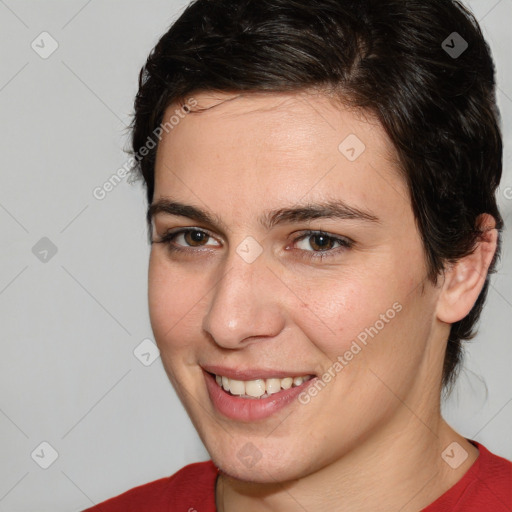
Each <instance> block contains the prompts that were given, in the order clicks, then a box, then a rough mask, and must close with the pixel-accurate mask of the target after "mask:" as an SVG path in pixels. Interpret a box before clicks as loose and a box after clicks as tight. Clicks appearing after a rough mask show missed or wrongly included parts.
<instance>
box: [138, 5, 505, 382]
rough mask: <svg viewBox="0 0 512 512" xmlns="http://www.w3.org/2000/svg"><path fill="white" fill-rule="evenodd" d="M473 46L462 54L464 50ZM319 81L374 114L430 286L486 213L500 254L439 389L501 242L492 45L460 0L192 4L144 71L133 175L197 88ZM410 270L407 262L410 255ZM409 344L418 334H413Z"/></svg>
mask: <svg viewBox="0 0 512 512" xmlns="http://www.w3.org/2000/svg"><path fill="white" fill-rule="evenodd" d="M466 45H467V48H466ZM310 88H320V89H321V90H322V89H323V90H324V91H325V92H328V93H329V94H333V93H334V94H336V95H337V97H339V98H340V100H341V101H342V102H343V103H344V104H346V105H349V106H354V107H359V108H362V109H364V110H366V111H368V112H371V113H372V114H374V115H376V116H377V118H378V119H379V121H380V122H381V124H382V126H383V127H384V129H385V130H386V133H387V135H388V136H389V138H390V139H391V141H392V143H393V145H394V147H395V149H396V152H397V155H398V157H399V164H400V172H401V173H402V175H403V177H404V179H405V181H406V183H407V185H408V189H409V192H410V195H411V200H412V208H413V212H414V215H415V218H416V222H417V225H418V228H419V231H420V233H421V236H422V241H423V245H424V250H425V256H426V261H427V264H428V270H429V272H428V279H429V280H430V281H431V282H433V283H434V284H436V283H437V279H438V276H439V275H440V274H442V272H443V270H444V269H445V265H446V263H454V262H456V261H457V260H458V259H460V258H462V257H464V256H466V255H468V254H471V252H472V251H473V250H474V248H475V245H476V243H477V242H478V240H479V237H480V235H481V231H479V229H478V226H477V217H478V216H479V215H480V214H482V213H489V214H491V215H492V216H493V217H494V218H495V220H496V224H497V226H496V227H497V229H498V232H499V236H498V248H497V251H496V254H495V256H494V259H493V261H492V263H491V266H490V269H489V274H488V275H487V279H486V282H485V285H484V287H483V289H482V291H481V293H480V295H479V297H478V299H477V301H476V302H475V304H474V306H473V308H472V310H471V312H470V313H469V314H468V315H467V316H466V317H465V318H463V319H462V320H460V321H458V322H456V323H454V324H452V326H451V332H450V335H449V339H448V345H447V350H446V355H445V361H444V368H443V380H442V385H443V387H444V388H445V389H446V388H447V387H451V386H450V385H451V384H453V382H454V380H455V378H456V375H457V373H458V368H459V363H460V361H461V352H462V341H463V340H469V339H471V338H473V337H474V336H475V334H476V332H475V326H476V323H477V321H478V319H479V317H480V313H481V311H482V307H483V305H484V302H485V299H486V296H487V292H488V288H489V279H490V274H491V273H493V272H495V266H496V263H497V260H498V258H499V254H500V250H501V230H502V228H503V219H502V217H501V215H500V212H499V210H498V206H497V203H496V197H495V192H496V189H497V187H498V186H499V182H500V179H501V173H502V139H501V132H500V127H499V113H498V110H497V107H496V97H495V69H494V63H493V60H492V56H491V52H490V49H489V47H488V45H487V44H486V42H485V40H484V38H483V35H482V32H481V29H480V27H479V25H478V22H477V21H476V20H475V18H474V16H473V15H472V14H471V13H470V12H469V11H468V10H467V9H466V8H465V7H464V6H463V5H462V4H461V3H460V2H458V1H455V0H428V1H425V0H196V1H194V2H192V3H191V4H190V5H189V6H188V8H187V9H186V10H185V11H184V12H183V13H182V15H181V16H180V17H179V18H178V19H177V21H175V22H174V23H173V25H172V26H171V27H170V29H169V30H168V32H167V33H165V34H164V35H163V36H162V37H161V39H160V40H159V42H158V43H157V45H156V46H155V48H154V49H153V50H152V51H151V53H150V55H149V57H148V59H147V62H146V63H145V65H144V66H143V68H142V69H141V71H140V75H139V90H138V93H137V96H136V99H135V113H134V118H133V121H132V125H131V127H130V128H131V130H132V138H131V142H132V153H133V154H134V155H135V156H136V159H135V161H136V163H135V164H134V166H133V169H132V170H133V171H135V173H136V174H138V175H140V176H142V177H143V179H144V181H145V185H146V188H147V199H148V203H149V204H151V201H152V199H153V192H154V171H155V156H156V151H157V146H156V147H153V148H152V149H151V150H149V152H148V153H147V154H145V155H144V156H141V155H142V153H141V150H142V148H144V146H145V145H146V144H147V141H148V139H149V138H151V134H152V133H154V131H155V130H156V129H157V128H158V127H159V125H160V124H161V123H162V121H163V114H164V111H165V109H166V108H167V107H168V106H169V105H170V104H171V103H174V102H182V103H184V101H185V99H186V98H187V97H189V96H190V95H191V94H192V93H194V92H196V93H197V92H201V91H224V92H235V91H254V92H256V91H257V92H262V91H267V92H296V91H301V90H306V89H310ZM404 264H407V262H404ZM411 342H413V340H411Z"/></svg>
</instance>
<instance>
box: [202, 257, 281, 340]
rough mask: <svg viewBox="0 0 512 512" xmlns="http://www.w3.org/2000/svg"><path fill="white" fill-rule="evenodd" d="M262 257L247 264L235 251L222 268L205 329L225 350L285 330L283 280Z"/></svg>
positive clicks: (213, 293)
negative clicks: (281, 280)
mask: <svg viewBox="0 0 512 512" xmlns="http://www.w3.org/2000/svg"><path fill="white" fill-rule="evenodd" d="M264 256H265V254H264V253H263V254H261V255H260V256H259V257H258V258H257V259H256V261H253V262H252V263H248V262H246V261H245V260H244V259H243V258H242V257H240V256H239V254H238V253H237V252H236V251H235V250H233V251H232V253H231V254H230V255H229V257H228V258H227V260H226V264H225V265H223V266H222V267H221V268H219V272H222V274H219V275H220V276H221V277H220V280H219V281H218V283H217V285H216V286H215V289H214V291H213V292H212V298H211V302H210V308H209V310H208V312H207V314H206V315H205V317H204V320H203V329H204V330H205V331H206V332H208V333H209V334H210V335H211V337H212V338H213V340H214V341H215V343H216V344H217V345H219V346H221V347H223V348H228V349H237V348H243V347H245V346H247V345H248V344H251V343H254V342H257V340H259V339H261V338H262V337H264V338H269V337H270V338H271V337H274V336H277V335H278V334H279V332H281V330H282V329H283V327H284V323H285V319H284V315H283V306H284V304H283V303H282V302H281V301H280V297H283V296H282V294H280V293H279V290H280V288H282V285H281V287H280V286H279V284H280V283H279V280H278V279H277V278H276V276H275V275H274V273H273V272H272V271H271V270H270V269H269V267H268V266H267V263H266V260H265V257H264Z"/></svg>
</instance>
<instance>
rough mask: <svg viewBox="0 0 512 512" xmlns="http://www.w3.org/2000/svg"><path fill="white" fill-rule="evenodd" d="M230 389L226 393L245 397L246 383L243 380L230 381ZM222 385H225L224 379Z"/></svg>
mask: <svg viewBox="0 0 512 512" xmlns="http://www.w3.org/2000/svg"><path fill="white" fill-rule="evenodd" d="M228 383H229V389H227V390H226V391H230V392H231V393H232V394H233V395H245V383H244V382H243V381H241V380H235V379H228ZM222 384H224V378H223V379H222Z"/></svg>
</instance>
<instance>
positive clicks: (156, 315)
mask: <svg viewBox="0 0 512 512" xmlns="http://www.w3.org/2000/svg"><path fill="white" fill-rule="evenodd" d="M197 276H198V273H197V272H196V273H190V272H184V271H182V270H181V269H177V268H175V267H171V266H170V265H169V262H168V261H166V260H165V257H163V256H162V255H160V254H155V252H153V251H152V253H151V256H150V262H149V274H148V305H149V316H150V321H151V327H152V329H153V333H154V335H155V341H156V343H157V345H158V347H159V349H160V351H162V352H166V351H176V350H179V349H181V348H183V347H190V346H191V344H190V339H191V336H192V335H193V333H192V330H193V329H194V328H195V329H196V330H197V325H201V324H200V323H199V324H198V321H199V320H198V311H199V303H200V300H201V297H202V295H204V290H203V285H200V284H199V282H198V280H199V278H198V277H197ZM187 333H188V334H187ZM196 336H197V334H196Z"/></svg>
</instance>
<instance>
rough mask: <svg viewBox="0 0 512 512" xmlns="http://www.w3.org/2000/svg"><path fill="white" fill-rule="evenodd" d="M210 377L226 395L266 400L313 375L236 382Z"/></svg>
mask: <svg viewBox="0 0 512 512" xmlns="http://www.w3.org/2000/svg"><path fill="white" fill-rule="evenodd" d="M208 373H210V372H208ZM210 375H212V377H214V379H215V382H216V383H217V385H218V386H219V387H221V388H222V389H223V390H224V391H226V392H227V393H228V394H230V395H233V396H238V397H241V398H252V399H260V398H268V397H269V396H272V395H274V394H275V393H279V392H280V391H283V390H286V389H290V388H292V387H297V386H300V385H302V384H303V383H304V382H307V381H308V380H310V379H312V378H313V377H314V375H303V376H300V377H284V378H282V379H281V378H270V379H255V380H236V379H230V378H229V377H225V376H222V375H215V374H214V373H210Z"/></svg>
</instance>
